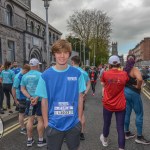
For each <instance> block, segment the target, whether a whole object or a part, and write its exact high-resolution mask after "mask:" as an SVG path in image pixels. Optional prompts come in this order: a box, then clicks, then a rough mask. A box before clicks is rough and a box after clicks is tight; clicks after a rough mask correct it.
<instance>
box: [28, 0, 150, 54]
mask: <svg viewBox="0 0 150 150" xmlns="http://www.w3.org/2000/svg"><path fill="white" fill-rule="evenodd" d="M31 1H32V11H33V12H34V13H36V14H37V15H39V16H40V17H41V18H43V19H44V20H45V9H44V3H43V1H42V0H31ZM82 9H98V10H102V11H104V12H106V13H107V15H108V16H109V17H110V18H112V34H111V41H112V42H118V51H119V54H127V53H128V50H130V49H132V48H134V47H135V46H136V45H137V44H138V43H139V42H140V41H141V40H143V39H144V37H150V0H52V1H51V2H50V7H49V23H50V24H51V25H52V26H54V27H55V28H56V29H58V30H59V31H60V32H62V33H63V36H62V37H65V35H68V34H69V31H67V21H66V20H67V19H68V18H69V16H70V15H72V14H73V13H74V11H76V10H82Z"/></svg>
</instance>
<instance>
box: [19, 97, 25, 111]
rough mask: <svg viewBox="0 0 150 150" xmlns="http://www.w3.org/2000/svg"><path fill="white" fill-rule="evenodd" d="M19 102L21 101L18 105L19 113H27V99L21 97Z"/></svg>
mask: <svg viewBox="0 0 150 150" xmlns="http://www.w3.org/2000/svg"><path fill="white" fill-rule="evenodd" d="M18 102H19V105H18V108H19V113H25V110H26V99H20V100H18Z"/></svg>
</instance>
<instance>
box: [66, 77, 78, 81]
mask: <svg viewBox="0 0 150 150" xmlns="http://www.w3.org/2000/svg"><path fill="white" fill-rule="evenodd" d="M67 80H68V81H77V77H67Z"/></svg>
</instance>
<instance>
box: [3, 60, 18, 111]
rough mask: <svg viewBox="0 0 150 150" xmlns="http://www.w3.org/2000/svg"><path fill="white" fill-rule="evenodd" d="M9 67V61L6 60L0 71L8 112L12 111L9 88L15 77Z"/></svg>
mask: <svg viewBox="0 0 150 150" xmlns="http://www.w3.org/2000/svg"><path fill="white" fill-rule="evenodd" d="M10 67H11V62H9V61H6V62H5V64H4V70H3V71H2V72H1V75H0V79H1V80H2V85H3V92H4V94H5V96H6V100H7V108H8V110H9V113H13V112H12V110H11V104H10V94H11V95H12V93H11V88H12V84H13V80H14V77H15V73H14V72H13V71H12V70H10ZM2 104H3V103H2Z"/></svg>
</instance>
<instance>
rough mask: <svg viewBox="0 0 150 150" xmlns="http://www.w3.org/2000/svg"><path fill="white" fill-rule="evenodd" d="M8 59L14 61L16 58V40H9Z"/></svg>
mask: <svg viewBox="0 0 150 150" xmlns="http://www.w3.org/2000/svg"><path fill="white" fill-rule="evenodd" d="M7 60H8V61H11V62H13V61H14V60H15V42H14V41H10V40H8V52H7Z"/></svg>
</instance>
